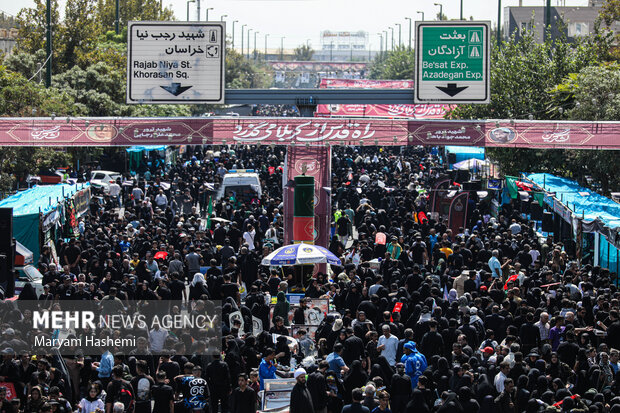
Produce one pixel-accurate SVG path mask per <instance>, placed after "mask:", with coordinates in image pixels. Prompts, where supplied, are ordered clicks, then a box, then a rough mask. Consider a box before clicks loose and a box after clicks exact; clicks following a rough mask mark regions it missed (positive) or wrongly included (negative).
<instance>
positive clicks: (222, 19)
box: [220, 14, 228, 22]
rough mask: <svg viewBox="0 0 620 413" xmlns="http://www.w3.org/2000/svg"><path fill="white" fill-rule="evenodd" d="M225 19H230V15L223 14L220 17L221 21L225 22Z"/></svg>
mask: <svg viewBox="0 0 620 413" xmlns="http://www.w3.org/2000/svg"><path fill="white" fill-rule="evenodd" d="M224 17H228V14H222V15H221V16H220V21H221V22H223V21H224Z"/></svg>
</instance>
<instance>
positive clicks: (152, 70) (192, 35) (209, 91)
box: [127, 22, 226, 104]
mask: <svg viewBox="0 0 620 413" xmlns="http://www.w3.org/2000/svg"><path fill="white" fill-rule="evenodd" d="M127 37H128V38H127V103H155V104H157V103H159V104H166V103H197V104H198V103H224V81H225V76H224V73H225V72H224V62H225V60H224V57H225V56H224V52H225V47H226V43H225V40H226V29H225V24H224V23H223V22H212V23H211V22H186V23H184V22H129V29H128V33H127Z"/></svg>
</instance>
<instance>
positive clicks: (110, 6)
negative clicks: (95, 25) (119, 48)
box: [96, 0, 175, 30]
mask: <svg viewBox="0 0 620 413" xmlns="http://www.w3.org/2000/svg"><path fill="white" fill-rule="evenodd" d="M96 1H97V6H96V8H97V20H98V21H99V22H100V23H101V27H102V28H103V29H104V30H114V21H115V20H116V0H96ZM159 5H160V2H159V0H123V1H121V2H120V27H122V28H126V27H127V22H129V21H132V20H144V21H146V20H156V21H164V20H175V18H174V13H173V12H172V10H171V9H169V8H164V9H163V10H160V8H159Z"/></svg>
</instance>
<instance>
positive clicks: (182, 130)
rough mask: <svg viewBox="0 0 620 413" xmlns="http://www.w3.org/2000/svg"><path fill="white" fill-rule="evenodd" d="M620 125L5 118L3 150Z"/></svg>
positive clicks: (519, 142)
mask: <svg viewBox="0 0 620 413" xmlns="http://www.w3.org/2000/svg"><path fill="white" fill-rule="evenodd" d="M618 135H620V122H546V121H545V122H542V121H516V122H505V121H501V122H496V121H451V120H405V119H391V120H389V119H360V118H352V119H341V118H260V117H249V118H242V117H239V118H139V119H138V118H80V119H75V118H70V119H65V118H56V119H54V120H52V119H50V118H2V119H0V145H3V146H40V145H51V146H132V145H179V144H198V145H200V144H259V143H260V144H267V145H268V144H276V145H304V146H327V145H328V144H329V145H366V146H370V145H377V146H403V145H426V146H441V145H461V146H481V147H514V148H537V149H567V148H576V149H620V139H617V137H618Z"/></svg>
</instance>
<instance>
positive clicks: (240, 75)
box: [226, 49, 272, 89]
mask: <svg viewBox="0 0 620 413" xmlns="http://www.w3.org/2000/svg"><path fill="white" fill-rule="evenodd" d="M271 78H272V73H271V69H270V68H269V67H268V66H266V65H258V64H254V63H252V62H251V61H250V60H247V59H246V58H245V57H244V56H243V55H241V54H240V53H239V52H237V51H235V50H232V49H227V50H226V88H227V89H256V88H265V87H269V86H270V84H271Z"/></svg>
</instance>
